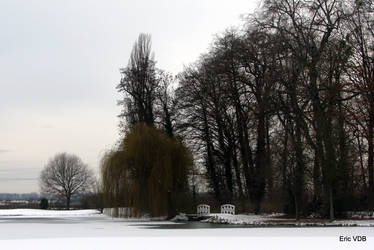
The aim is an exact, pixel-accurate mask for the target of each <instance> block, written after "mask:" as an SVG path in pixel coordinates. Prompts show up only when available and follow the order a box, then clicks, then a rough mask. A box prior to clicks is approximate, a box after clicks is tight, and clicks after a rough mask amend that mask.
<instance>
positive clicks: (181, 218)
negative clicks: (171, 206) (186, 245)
mask: <svg viewBox="0 0 374 250" xmlns="http://www.w3.org/2000/svg"><path fill="white" fill-rule="evenodd" d="M171 221H188V217H187V215H186V214H184V213H180V214H178V215H176V216H175V217H174V218H173V219H171Z"/></svg>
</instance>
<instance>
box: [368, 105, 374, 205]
mask: <svg viewBox="0 0 374 250" xmlns="http://www.w3.org/2000/svg"><path fill="white" fill-rule="evenodd" d="M373 137H374V104H371V105H370V112H369V124H368V139H367V141H368V176H369V195H368V198H369V208H371V209H372V208H374V145H373V143H374V138H373Z"/></svg>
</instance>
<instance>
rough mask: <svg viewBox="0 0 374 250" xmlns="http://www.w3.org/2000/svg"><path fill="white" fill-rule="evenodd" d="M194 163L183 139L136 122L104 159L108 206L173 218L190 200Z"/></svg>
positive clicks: (104, 178)
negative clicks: (190, 175)
mask: <svg viewBox="0 0 374 250" xmlns="http://www.w3.org/2000/svg"><path fill="white" fill-rule="evenodd" d="M191 166H192V155H191V153H190V151H189V150H188V149H187V148H186V147H185V146H184V145H183V144H182V143H181V142H179V141H178V140H176V139H174V138H170V137H168V136H166V135H165V134H163V133H162V132H161V131H159V130H158V129H156V128H154V127H151V126H147V125H145V124H136V125H134V126H132V127H131V129H130V131H129V132H128V134H127V135H126V136H125V138H124V140H123V142H122V144H121V145H120V146H119V148H118V150H115V151H110V152H108V153H107V154H106V155H105V156H104V158H103V160H102V179H103V186H104V195H105V202H106V205H107V206H113V207H119V206H126V207H133V208H134V209H135V210H136V211H137V212H138V213H150V214H151V215H152V216H164V215H167V216H168V217H172V216H174V215H175V214H176V212H177V211H178V210H180V209H181V208H182V205H183V202H184V201H185V200H186V195H187V194H188V179H187V177H188V172H189V169H190V167H191Z"/></svg>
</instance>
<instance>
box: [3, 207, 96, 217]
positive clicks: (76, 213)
mask: <svg viewBox="0 0 374 250" xmlns="http://www.w3.org/2000/svg"><path fill="white" fill-rule="evenodd" d="M99 213H100V212H99V211H98V210H94V209H86V210H44V209H0V218H10V217H17V218H19V217H38V218H39V217H85V216H93V215H97V214H99Z"/></svg>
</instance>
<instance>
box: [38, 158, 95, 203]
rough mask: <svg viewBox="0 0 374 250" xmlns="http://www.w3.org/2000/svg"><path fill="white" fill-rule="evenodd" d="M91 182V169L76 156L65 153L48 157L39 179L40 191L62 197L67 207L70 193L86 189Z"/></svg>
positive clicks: (92, 178) (92, 177)
mask: <svg viewBox="0 0 374 250" xmlns="http://www.w3.org/2000/svg"><path fill="white" fill-rule="evenodd" d="M93 183H94V176H93V172H92V170H90V169H89V168H88V167H87V165H86V164H85V163H83V162H82V160H81V159H80V158H79V157H78V156H76V155H72V154H67V153H59V154H56V155H55V156H54V157H53V158H52V159H50V160H49V162H48V164H47V165H46V166H45V167H44V169H43V170H42V172H41V174H40V179H39V185H40V189H41V191H42V192H44V193H48V194H51V195H56V196H60V197H64V198H65V199H66V208H67V209H69V208H70V200H71V197H72V195H74V194H78V193H82V192H85V191H87V190H88V189H90V188H91V187H92V184H93Z"/></svg>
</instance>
